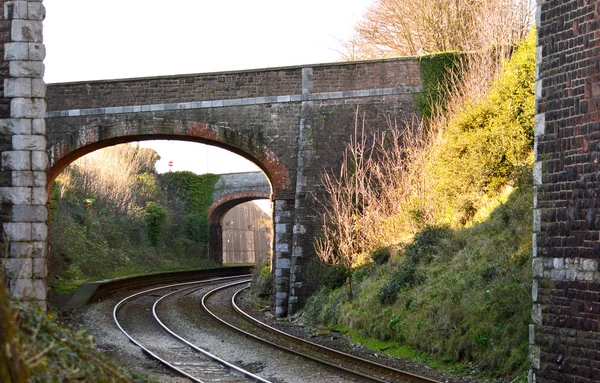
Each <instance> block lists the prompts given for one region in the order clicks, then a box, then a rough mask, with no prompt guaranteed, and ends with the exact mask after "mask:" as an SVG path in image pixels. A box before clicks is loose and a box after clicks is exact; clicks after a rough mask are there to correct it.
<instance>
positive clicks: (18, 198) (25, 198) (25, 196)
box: [0, 187, 31, 205]
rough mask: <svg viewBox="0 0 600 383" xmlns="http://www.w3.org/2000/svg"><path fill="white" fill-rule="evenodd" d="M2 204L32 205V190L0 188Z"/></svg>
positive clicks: (0, 201) (25, 188)
mask: <svg viewBox="0 0 600 383" xmlns="http://www.w3.org/2000/svg"><path fill="white" fill-rule="evenodd" d="M0 203H7V204H13V205H29V204H31V189H30V188H27V187H0Z"/></svg>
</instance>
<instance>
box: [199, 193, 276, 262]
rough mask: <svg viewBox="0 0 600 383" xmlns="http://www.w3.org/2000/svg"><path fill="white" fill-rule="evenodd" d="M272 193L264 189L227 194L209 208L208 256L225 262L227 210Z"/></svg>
mask: <svg viewBox="0 0 600 383" xmlns="http://www.w3.org/2000/svg"><path fill="white" fill-rule="evenodd" d="M270 194H271V193H269V192H267V191H263V190H254V191H244V192H236V193H231V194H227V195H225V196H223V197H221V198H219V199H218V200H216V201H214V202H213V204H212V205H211V206H210V207H209V208H208V224H209V228H210V235H209V243H208V256H209V259H211V260H213V261H215V262H217V263H219V264H222V263H223V218H224V217H225V215H226V214H227V212H228V211H229V210H231V209H233V208H234V207H236V206H237V205H240V204H242V203H244V202H249V201H254V200H257V199H269V198H270Z"/></svg>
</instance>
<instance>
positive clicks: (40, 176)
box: [33, 171, 47, 187]
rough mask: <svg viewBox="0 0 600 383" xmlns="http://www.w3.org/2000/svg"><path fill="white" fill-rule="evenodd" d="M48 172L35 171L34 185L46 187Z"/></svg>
mask: <svg viewBox="0 0 600 383" xmlns="http://www.w3.org/2000/svg"><path fill="white" fill-rule="evenodd" d="M46 180H47V174H46V172H44V171H39V172H33V186H42V187H46Z"/></svg>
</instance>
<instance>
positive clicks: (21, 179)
mask: <svg viewBox="0 0 600 383" xmlns="http://www.w3.org/2000/svg"><path fill="white" fill-rule="evenodd" d="M12 184H13V186H34V185H35V184H34V178H33V172H32V171H29V170H19V171H14V172H12ZM39 186H42V185H39ZM29 201H31V199H30V200H29Z"/></svg>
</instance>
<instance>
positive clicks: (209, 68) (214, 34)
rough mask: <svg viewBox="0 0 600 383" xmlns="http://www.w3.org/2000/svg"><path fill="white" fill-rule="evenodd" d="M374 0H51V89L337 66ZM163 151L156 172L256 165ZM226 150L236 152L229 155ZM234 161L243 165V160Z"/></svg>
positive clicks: (201, 150) (218, 152)
mask: <svg viewBox="0 0 600 383" xmlns="http://www.w3.org/2000/svg"><path fill="white" fill-rule="evenodd" d="M371 2H372V0H210V1H208V0H169V1H158V0H102V1H99V0H45V1H44V5H45V6H46V10H47V16H46V20H45V22H44V43H45V45H46V49H47V56H46V60H45V65H46V74H45V77H44V79H45V81H46V82H47V83H55V82H68V81H85V80H97V79H113V78H128V77H142V76H158V75H172V74H184V73H204V72H214V71H217V72H218V71H227V70H237V69H253V68H264V67H276V66H287V65H298V64H314V63H322V62H333V61H339V59H340V54H339V51H340V50H341V47H340V41H342V40H345V39H347V38H348V37H349V36H350V35H351V34H352V32H353V27H354V25H355V24H356V22H357V21H358V20H359V19H360V17H361V15H362V14H363V12H364V11H365V10H366V8H367V6H368V5H370V4H371ZM144 146H150V147H153V148H154V149H156V150H157V151H158V152H159V154H160V156H161V157H162V159H161V161H160V162H159V163H158V164H157V170H158V171H159V172H164V171H167V169H168V166H167V163H168V162H169V161H173V163H174V166H173V170H191V171H194V172H196V173H205V172H211V173H230V172H239V171H252V170H258V168H257V167H256V166H255V165H254V164H252V163H250V162H248V161H246V160H244V159H242V158H241V157H239V156H236V155H233V154H230V153H229V152H226V151H223V150H222V149H218V148H215V147H207V146H204V145H201V144H196V143H188V142H174V141H151V142H146V143H144ZM228 153H229V154H228ZM236 157H237V158H236Z"/></svg>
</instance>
